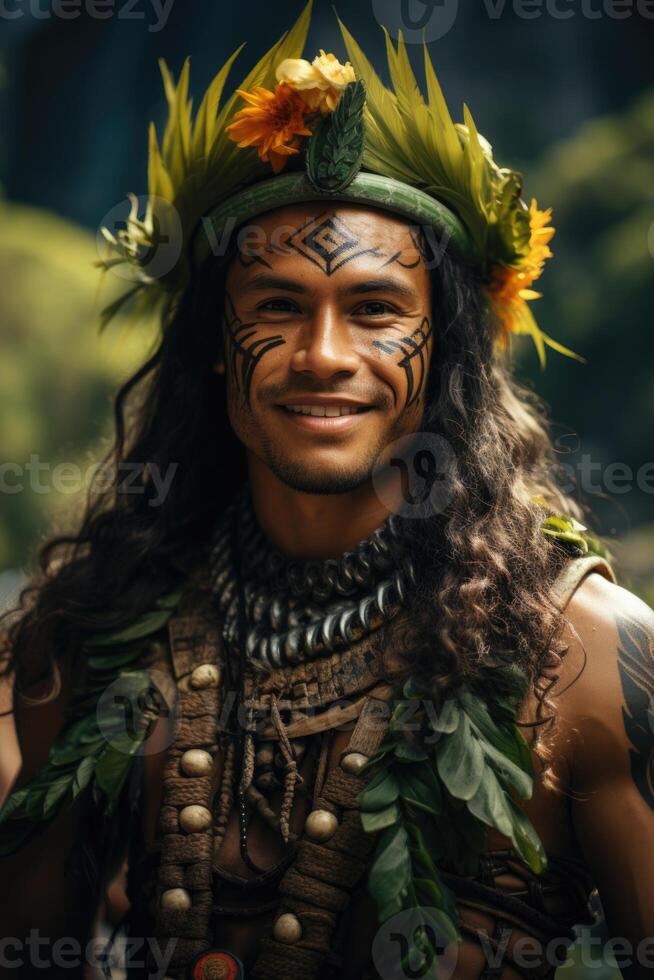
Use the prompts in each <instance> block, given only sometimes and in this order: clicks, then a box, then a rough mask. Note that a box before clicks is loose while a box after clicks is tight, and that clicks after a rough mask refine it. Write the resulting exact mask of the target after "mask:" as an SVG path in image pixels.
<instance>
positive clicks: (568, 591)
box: [552, 555, 617, 610]
mask: <svg viewBox="0 0 654 980" xmlns="http://www.w3.org/2000/svg"><path fill="white" fill-rule="evenodd" d="M591 572H599V573H600V575H603V576H604V578H606V579H608V580H609V582H616V581H617V580H616V577H615V572H614V571H613V569H612V568H611V566H610V565H609V563H608V561H607V560H606V558H602V557H600V555H582V556H581V557H579V558H572V559H571V560H570V561H569V562H568V563H567V565H566V566H565V567H564V568H563V570H562V571H561V572H559V575H558V577H557V578H556V580H555V582H554V585H553V586H552V596H553V599H554V601H555V603H556V604H557V606H558V607H559V608H560V609H561V610H563V609H565V607H566V606H567V604H568V603H569V602H570V599H571V598H572V596H573V595H574V593H575V591H576V590H577V588H578V587H579V586H580V585H581V583H582V582H583V580H584V579H585V578H586V576H587V575H589V574H590V573H591Z"/></svg>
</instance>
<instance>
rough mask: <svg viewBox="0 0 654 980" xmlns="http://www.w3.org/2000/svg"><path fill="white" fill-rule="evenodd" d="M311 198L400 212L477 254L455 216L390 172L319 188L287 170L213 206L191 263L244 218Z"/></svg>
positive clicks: (471, 256)
mask: <svg viewBox="0 0 654 980" xmlns="http://www.w3.org/2000/svg"><path fill="white" fill-rule="evenodd" d="M312 201H324V202H326V203H328V204H332V203H336V202H347V203H351V204H362V205H365V206H368V207H373V208H378V209H380V210H382V211H388V212H391V213H392V214H398V215H400V216H401V217H403V218H406V219H408V220H410V221H416V222H417V223H419V224H420V225H423V226H425V225H427V226H430V227H432V228H437V229H438V230H439V231H441V232H443V233H444V235H445V236H446V242H445V244H447V245H452V246H453V247H454V248H455V250H456V251H457V252H458V254H460V255H461V256H462V257H463V258H464V259H465V260H468V261H474V260H475V259H476V258H477V254H476V251H475V249H474V246H473V244H472V241H471V239H470V236H469V235H468V232H467V231H466V228H465V226H464V225H463V224H462V222H461V221H460V220H459V219H458V218H457V216H456V215H455V214H454V213H453V212H452V211H450V209H449V208H447V207H446V206H445V205H444V204H442V203H441V202H440V201H438V200H436V198H434V197H430V196H429V194H425V193H424V191H421V190H419V189H418V188H417V187H411V186H410V185H409V184H405V183H403V182H402V181H399V180H395V179H394V178H392V177H384V176H382V175H380V174H371V173H363V172H359V173H358V174H357V176H356V177H355V178H354V179H353V180H352V181H351V182H350V183H349V184H348V185H347V187H344V188H342V189H341V190H340V191H338V192H337V193H331V192H328V191H320V190H318V189H316V187H315V186H314V185H313V184H312V183H311V181H310V180H309V179H308V177H307V176H306V175H305V174H302V173H289V174H283V175H281V176H279V177H271V178H269V179H268V180H262V181H259V182H258V183H256V184H253V185H252V186H250V187H247V188H246V189H245V190H242V191H240V192H239V193H238V194H233V195H232V196H231V197H230V198H228V199H227V200H226V201H221V203H220V204H218V205H217V206H216V207H215V208H213V209H212V210H211V211H209V213H208V214H207V215H205V216H204V217H203V218H202V219H201V221H200V225H199V227H198V229H197V230H196V233H195V235H194V237H193V242H192V245H191V264H192V265H193V267H195V268H196V269H199V268H200V266H201V265H203V264H204V262H205V261H206V260H207V259H208V258H209V257H210V255H211V254H212V252H213V251H214V249H213V245H214V243H217V242H218V241H221V240H222V239H223V236H224V233H225V232H226V231H227V232H228V233H230V234H231V232H232V231H234V229H235V228H237V227H238V226H239V225H242V224H243V223H244V222H246V221H249V220H250V219H252V218H256V217H258V216H260V215H262V214H265V213H266V212H267V211H272V210H274V209H275V208H281V207H284V206H286V205H290V204H304V203H308V202H312Z"/></svg>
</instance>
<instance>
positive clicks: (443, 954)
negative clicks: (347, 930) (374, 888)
mask: <svg viewBox="0 0 654 980" xmlns="http://www.w3.org/2000/svg"><path fill="white" fill-rule="evenodd" d="M440 916H442V912H440V911H439V910H438V909H434V908H425V907H422V906H416V907H415V908H412V909H404V910H403V911H402V912H398V913H397V915H393V916H391V918H390V919H387V920H386V922H384V924H383V925H382V926H381V928H380V929H378V931H377V933H376V935H375V938H374V940H373V944H372V950H371V953H372V961H373V963H374V965H375V969H376V970H377V972H378V973H379V975H380V977H383V980H422V978H423V977H424V978H427V977H429V978H433V980H450V977H451V976H452V975H453V973H454V971H455V969H456V965H457V962H458V955H459V948H458V945H457V943H455V942H452V941H451V940H450V939H449V938H448V937H447V936H446V935H445V933H444V930H443V929H442V928H441V927H440V926H439V924H438V922H439V918H440Z"/></svg>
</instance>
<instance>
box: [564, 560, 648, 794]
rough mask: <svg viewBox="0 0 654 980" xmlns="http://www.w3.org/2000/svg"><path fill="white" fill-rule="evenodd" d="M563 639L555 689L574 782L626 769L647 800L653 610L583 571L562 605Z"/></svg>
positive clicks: (623, 590)
mask: <svg viewBox="0 0 654 980" xmlns="http://www.w3.org/2000/svg"><path fill="white" fill-rule="evenodd" d="M564 637H565V640H566V642H567V643H568V644H569V647H568V653H567V655H566V656H565V658H564V662H563V667H562V670H561V677H560V680H559V683H558V684H557V688H556V689H555V692H554V693H555V695H556V696H557V701H558V708H559V716H560V718H561V721H562V723H563V725H564V727H565V729H566V732H567V736H568V740H567V746H568V753H567V754H568V755H569V759H570V763H571V769H572V771H573V772H575V773H576V777H577V778H576V780H575V781H576V783H577V785H580V783H586V782H587V779H588V778H590V781H591V782H592V780H593V774H594V773H595V771H596V768H597V767H598V766H603V767H605V772H606V771H607V768H610V767H611V766H614V767H616V770H617V769H623V768H625V767H630V768H631V773H632V778H633V779H634V781H635V782H636V784H637V785H638V787H639V789H640V790H641V793H642V794H643V795H644V796H645V797H646V798H647V802H649V803H650V804H651V805H654V785H653V782H652V775H653V765H654V715H653V713H652V699H653V697H654V612H653V611H652V609H651V608H650V607H649V606H648V605H647V604H646V603H645V602H643V601H642V600H641V599H640V598H638V596H636V595H634V593H633V592H630V591H629V590H628V589H625V588H623V587H622V586H620V585H617V584H615V583H614V582H610V581H609V580H608V579H606V578H604V577H603V576H602V575H599V574H590V575H587V576H586V578H585V579H584V580H583V582H582V583H581V585H580V586H579V588H578V589H577V590H576V592H575V593H574V595H573V597H572V598H571V600H570V602H569V603H568V605H567V607H566V610H565V631H564Z"/></svg>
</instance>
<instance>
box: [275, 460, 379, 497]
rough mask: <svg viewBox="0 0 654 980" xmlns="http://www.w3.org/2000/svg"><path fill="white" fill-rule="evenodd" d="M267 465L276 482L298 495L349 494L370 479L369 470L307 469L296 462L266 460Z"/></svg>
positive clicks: (320, 467)
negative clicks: (298, 493) (295, 491)
mask: <svg viewBox="0 0 654 980" xmlns="http://www.w3.org/2000/svg"><path fill="white" fill-rule="evenodd" d="M266 463H267V465H268V466H269V467H270V469H271V470H272V472H273V473H274V474H275V476H276V477H277V479H278V480H280V481H281V482H282V483H284V484H286V486H287V487H290V488H291V489H292V490H297V491H299V492H300V493H311V494H316V495H326V494H337V493H349V492H350V491H352V490H356V489H357V488H358V487H360V486H362V485H363V484H365V483H367V482H368V481H369V480H370V478H371V470H370V468H369V467H366V469H365V470H362V469H361V468H360V467H357V468H356V469H354V468H353V469H347V468H345V467H333V466H332V467H327V466H318V467H309V466H302V465H301V464H298V463H297V462H296V461H291V460H284V461H282V460H280V459H268V460H266Z"/></svg>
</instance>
